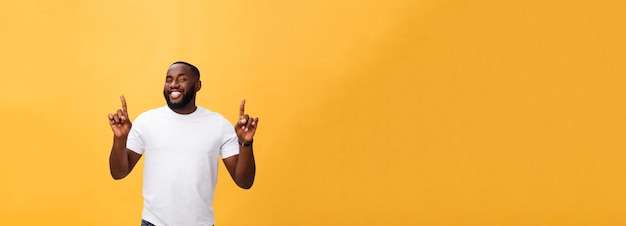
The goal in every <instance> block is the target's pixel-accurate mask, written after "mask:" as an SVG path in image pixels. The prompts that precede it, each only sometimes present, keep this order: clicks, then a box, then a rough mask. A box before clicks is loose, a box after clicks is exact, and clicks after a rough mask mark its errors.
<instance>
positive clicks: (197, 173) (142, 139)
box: [126, 106, 239, 226]
mask: <svg viewBox="0 0 626 226" xmlns="http://www.w3.org/2000/svg"><path fill="white" fill-rule="evenodd" d="M126 147H127V148H128V149H130V150H132V151H134V152H137V153H138V154H143V153H144V150H145V155H144V173H143V197H144V207H143V213H142V218H143V219H144V220H147V221H149V222H151V223H153V224H155V225H158V226H194V225H213V224H215V220H214V218H213V205H212V202H213V196H214V190H215V184H216V183H217V168H218V160H219V155H221V156H222V158H228V157H230V156H233V155H237V154H239V145H238V144H237V135H236V134H235V129H234V128H233V126H232V124H231V123H230V122H229V121H228V120H226V119H225V118H224V117H223V116H222V115H220V114H218V113H216V112H211V111H209V110H207V109H205V108H202V107H198V108H197V109H196V111H195V112H193V113H191V114H188V115H182V114H178V113H176V112H174V111H172V110H171V109H170V108H169V107H167V106H164V107H160V108H157V109H152V110H149V111H147V112H144V113H142V114H141V115H139V116H138V117H137V119H135V121H134V122H133V126H132V129H131V131H130V134H129V135H128V141H127V143H126Z"/></svg>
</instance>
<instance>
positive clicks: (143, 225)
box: [141, 219, 155, 226]
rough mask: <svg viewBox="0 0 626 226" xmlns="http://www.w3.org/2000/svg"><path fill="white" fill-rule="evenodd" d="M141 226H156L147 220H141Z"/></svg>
mask: <svg viewBox="0 0 626 226" xmlns="http://www.w3.org/2000/svg"><path fill="white" fill-rule="evenodd" d="M141 226H155V225H154V224H152V223H150V222H148V221H146V220H143V219H142V220H141Z"/></svg>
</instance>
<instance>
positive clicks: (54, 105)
mask: <svg viewBox="0 0 626 226" xmlns="http://www.w3.org/2000/svg"><path fill="white" fill-rule="evenodd" d="M625 11H626V3H624V1H538V0H537V1H487V0H481V1H445V0H444V1H440V0H418V1H414V0H398V1H382V0H374V1H356V0H351V1H330V0H322V1H287V0H273V1H145V0H144V1H119V0H114V1H76V0H70V1H41V0H25V1H8V0H3V1H2V2H1V7H0V21H1V24H0V32H1V33H0V34H1V35H0V62H1V66H0V85H1V86H2V88H0V90H1V91H0V93H2V96H1V97H0V105H1V108H0V109H1V111H0V113H1V116H2V122H1V125H2V136H0V143H1V144H2V147H1V149H0V150H1V151H0V224H1V225H40V224H46V225H139V221H140V214H141V208H142V198H141V173H142V170H141V166H142V164H143V161H140V165H139V168H136V169H135V171H133V172H132V174H131V175H130V176H129V177H127V178H125V179H124V180H121V181H114V180H113V179H111V177H110V175H109V170H108V156H109V150H110V146H111V142H112V133H111V131H110V128H109V126H108V122H107V119H106V115H107V113H109V112H113V111H115V110H116V109H118V108H119V107H120V103H119V98H118V96H119V94H122V93H123V94H125V95H126V97H127V100H128V104H129V111H130V115H131V118H132V119H134V118H135V117H136V116H137V115H138V114H139V113H141V112H143V111H146V110H148V109H151V108H154V107H158V106H162V105H164V104H165V102H164V100H163V96H162V94H161V92H162V84H163V81H164V75H165V72H166V70H167V67H168V66H169V64H170V63H172V62H174V61H177V60H185V61H189V62H191V63H193V64H196V66H198V67H199V68H200V71H201V73H202V81H203V88H202V90H201V91H200V92H199V97H198V104H199V105H201V106H205V107H207V108H209V109H212V110H214V111H218V112H220V113H222V114H223V115H224V116H226V117H227V118H228V119H229V120H231V121H233V120H234V119H235V118H236V116H237V110H238V104H239V100H240V99H241V98H247V100H248V105H247V110H248V113H250V114H252V115H255V116H258V117H260V123H259V131H258V133H257V136H256V139H255V141H256V142H255V149H256V150H255V151H256V157H257V164H258V171H257V180H256V183H255V185H254V187H253V188H252V189H251V190H249V191H245V190H241V189H238V188H237V187H236V186H235V185H234V183H233V182H232V181H231V179H230V178H229V177H228V176H227V174H226V171H225V169H224V168H223V166H220V169H221V171H220V178H219V182H218V189H217V191H216V200H215V202H214V205H215V208H216V211H215V213H216V220H217V224H218V225H626V164H624V163H625V162H626V153H625V152H624V150H625V149H626V140H625V139H624V135H626V134H625V132H626V117H625V116H626V101H625V97H626V89H625V88H624V86H625V85H626V73H625V72H626V67H625V61H626V41H625V40H626V25H625V22H626V16H625V15H626V12H625Z"/></svg>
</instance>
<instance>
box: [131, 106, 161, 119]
mask: <svg viewBox="0 0 626 226" xmlns="http://www.w3.org/2000/svg"><path fill="white" fill-rule="evenodd" d="M166 113H167V109H166V107H159V108H153V109H150V110H147V111H144V112H142V113H141V114H139V115H138V116H137V118H136V119H135V122H137V121H139V122H141V121H145V120H154V119H157V118H160V117H162V116H163V115H164V114H166Z"/></svg>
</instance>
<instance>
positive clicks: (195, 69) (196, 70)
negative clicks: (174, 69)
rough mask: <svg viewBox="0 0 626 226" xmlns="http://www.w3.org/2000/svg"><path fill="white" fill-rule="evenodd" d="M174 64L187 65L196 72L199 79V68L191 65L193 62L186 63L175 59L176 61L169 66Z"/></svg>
mask: <svg viewBox="0 0 626 226" xmlns="http://www.w3.org/2000/svg"><path fill="white" fill-rule="evenodd" d="M174 64H184V65H187V66H188V67H189V68H190V69H191V71H192V72H193V73H196V75H198V80H200V70H198V68H197V67H196V66H193V64H190V63H187V62H185V61H176V62H174V63H172V64H170V67H171V66H172V65H174Z"/></svg>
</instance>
